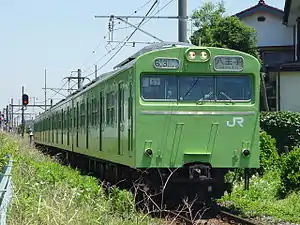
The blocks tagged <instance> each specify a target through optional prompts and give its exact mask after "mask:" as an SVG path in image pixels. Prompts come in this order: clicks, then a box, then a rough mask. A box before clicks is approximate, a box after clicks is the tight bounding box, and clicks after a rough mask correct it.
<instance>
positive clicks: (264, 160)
mask: <svg viewBox="0 0 300 225" xmlns="http://www.w3.org/2000/svg"><path fill="white" fill-rule="evenodd" d="M278 164H279V155H278V152H277V148H276V140H275V139H274V138H273V137H272V136H270V135H268V134H267V133H266V132H265V131H261V132H260V169H259V173H260V174H261V175H262V174H264V172H265V171H267V170H270V169H272V168H276V167H277V166H278Z"/></svg>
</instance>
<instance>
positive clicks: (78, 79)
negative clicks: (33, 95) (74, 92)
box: [52, 69, 91, 90]
mask: <svg viewBox="0 0 300 225" xmlns="http://www.w3.org/2000/svg"><path fill="white" fill-rule="evenodd" d="M72 73H77V77H75V76H74V77H73V76H70V77H65V78H64V79H68V82H69V86H70V80H77V86H78V89H80V88H82V84H83V81H84V79H88V80H89V81H91V80H90V79H89V78H88V77H82V76H81V69H78V70H76V71H72V72H71V75H72ZM52 90H53V89H52ZM61 90H62V89H61Z"/></svg>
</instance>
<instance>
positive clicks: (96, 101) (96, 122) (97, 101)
mask: <svg viewBox="0 0 300 225" xmlns="http://www.w3.org/2000/svg"><path fill="white" fill-rule="evenodd" d="M99 112H100V110H99V100H98V99H97V98H96V97H95V125H97V124H99Z"/></svg>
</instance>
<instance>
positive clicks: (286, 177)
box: [279, 148, 300, 197]
mask: <svg viewBox="0 0 300 225" xmlns="http://www.w3.org/2000/svg"><path fill="white" fill-rule="evenodd" d="M280 178H281V186H280V189H279V194H280V196H281V197H286V195H287V194H289V193H291V192H297V191H298V192H300V148H297V149H294V150H293V151H290V152H289V153H288V154H287V155H286V156H285V157H284V158H283V163H282V166H281V173H280Z"/></svg>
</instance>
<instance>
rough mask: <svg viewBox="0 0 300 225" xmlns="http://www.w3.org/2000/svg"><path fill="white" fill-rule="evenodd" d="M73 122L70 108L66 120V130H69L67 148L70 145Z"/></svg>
mask: <svg viewBox="0 0 300 225" xmlns="http://www.w3.org/2000/svg"><path fill="white" fill-rule="evenodd" d="M71 120H72V117H71V113H70V106H68V107H67V118H66V121H67V122H66V128H67V146H69V145H70V121H71Z"/></svg>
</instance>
